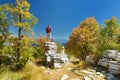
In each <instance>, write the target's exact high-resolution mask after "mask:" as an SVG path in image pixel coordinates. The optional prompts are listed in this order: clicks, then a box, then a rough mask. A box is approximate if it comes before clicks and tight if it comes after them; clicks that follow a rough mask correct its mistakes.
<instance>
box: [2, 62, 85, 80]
mask: <svg viewBox="0 0 120 80" xmlns="http://www.w3.org/2000/svg"><path fill="white" fill-rule="evenodd" d="M86 66H87V64H86V63H84V62H83V61H82V62H80V63H79V64H77V65H75V64H73V63H71V64H69V65H67V66H65V67H62V68H61V69H46V68H45V67H43V66H37V65H35V64H33V63H30V64H27V65H26V66H25V68H24V69H22V70H21V71H18V72H12V71H10V70H8V69H5V70H4V71H3V72H1V74H0V80H61V78H62V77H63V75H64V74H67V75H68V76H69V78H68V79H66V80H72V79H75V78H77V79H80V80H83V76H80V75H78V74H75V73H74V72H73V71H70V70H68V69H67V68H72V69H73V68H78V67H83V68H85V67H86Z"/></svg>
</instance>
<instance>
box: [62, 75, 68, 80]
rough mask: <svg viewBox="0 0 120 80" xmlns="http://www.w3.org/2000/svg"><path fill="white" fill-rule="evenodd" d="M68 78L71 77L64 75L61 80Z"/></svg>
mask: <svg viewBox="0 0 120 80" xmlns="http://www.w3.org/2000/svg"><path fill="white" fill-rule="evenodd" d="M67 78H69V76H68V75H67V74H64V75H63V76H62V78H61V80H66V79H67Z"/></svg>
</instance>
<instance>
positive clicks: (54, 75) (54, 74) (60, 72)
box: [44, 66, 83, 80]
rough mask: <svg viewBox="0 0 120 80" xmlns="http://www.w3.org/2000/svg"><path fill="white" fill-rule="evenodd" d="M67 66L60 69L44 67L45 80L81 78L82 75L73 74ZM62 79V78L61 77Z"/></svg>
mask: <svg viewBox="0 0 120 80" xmlns="http://www.w3.org/2000/svg"><path fill="white" fill-rule="evenodd" d="M71 69H72V68H70V67H69V66H67V67H63V68H61V69H47V68H46V69H45V71H44V76H46V80H62V79H63V78H65V80H83V77H82V76H79V75H78V74H75V73H74V72H73V71H72V70H71ZM63 80H64V79H63Z"/></svg>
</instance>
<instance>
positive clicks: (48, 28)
mask: <svg viewBox="0 0 120 80" xmlns="http://www.w3.org/2000/svg"><path fill="white" fill-rule="evenodd" d="M51 31H52V29H51V27H50V25H48V26H47V27H46V33H47V41H51V38H52V34H51Z"/></svg>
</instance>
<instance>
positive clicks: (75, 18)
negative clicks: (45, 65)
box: [0, 0, 120, 39]
mask: <svg viewBox="0 0 120 80" xmlns="http://www.w3.org/2000/svg"><path fill="white" fill-rule="evenodd" d="M27 1H28V2H29V3H30V4H31V7H30V12H31V13H32V14H34V15H35V16H36V17H37V18H38V23H37V24H36V25H35V26H34V32H35V36H37V35H38V34H41V35H42V36H44V35H46V32H45V28H46V26H47V25H48V24H50V25H51V27H52V30H53V31H52V33H53V37H54V38H55V39H68V38H69V36H70V34H71V32H72V29H73V28H75V27H77V26H78V25H79V24H80V22H81V21H83V20H84V19H85V18H87V17H91V16H94V17H95V18H96V20H97V21H98V23H99V24H104V20H106V19H111V17H112V16H116V17H117V18H118V20H119V19H120V0H27ZM11 2H15V0H0V4H3V3H11ZM11 31H13V32H15V31H14V29H11Z"/></svg>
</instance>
